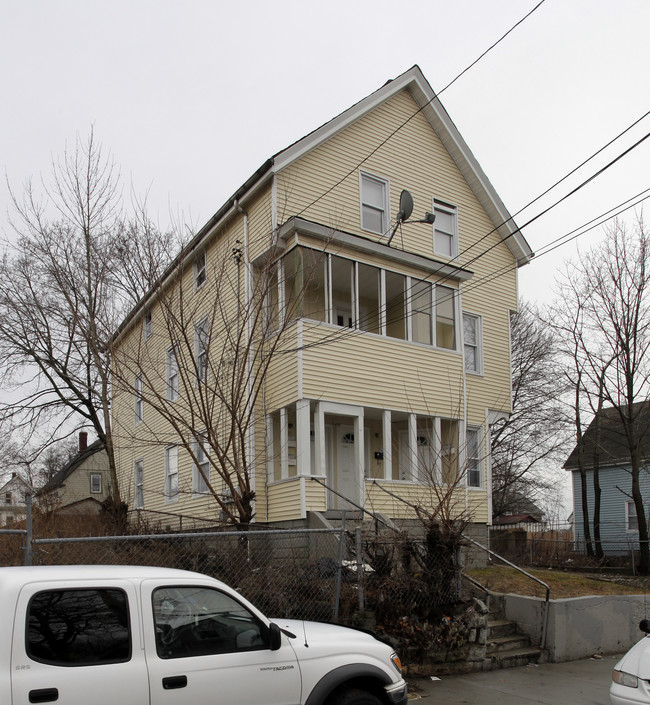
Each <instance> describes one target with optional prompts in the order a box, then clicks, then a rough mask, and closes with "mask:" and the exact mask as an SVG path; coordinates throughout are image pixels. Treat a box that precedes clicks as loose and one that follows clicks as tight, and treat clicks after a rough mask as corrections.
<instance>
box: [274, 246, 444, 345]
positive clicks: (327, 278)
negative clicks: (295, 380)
mask: <svg viewBox="0 0 650 705" xmlns="http://www.w3.org/2000/svg"><path fill="white" fill-rule="evenodd" d="M282 266H283V286H284V292H283V293H284V299H283V300H284V315H285V316H288V317H290V318H309V319H310V320H314V321H323V322H325V323H330V324H333V325H337V326H341V327H343V328H354V329H357V330H363V331H368V332H372V333H377V334H379V335H385V336H387V337H390V338H398V339H400V340H411V341H413V342H417V343H424V344H426V345H435V346H436V347H438V348H444V349H446V350H456V349H457V343H458V336H457V330H456V328H457V321H456V318H457V305H456V299H457V295H458V290H457V289H454V288H452V287H449V286H442V285H440V284H436V283H435V282H431V281H427V280H420V279H415V278H414V277H408V276H406V275H405V274H400V273H399V272H392V271H390V270H384V269H381V268H379V267H375V266H372V265H369V264H364V263H362V262H355V261H353V260H350V259H347V258H345V257H340V256H338V255H332V254H328V253H324V252H319V251H316V250H312V249H309V248H306V247H296V248H294V249H293V250H291V251H290V252H289V253H287V255H285V257H284V258H283V259H282Z"/></svg>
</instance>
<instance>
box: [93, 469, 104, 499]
mask: <svg viewBox="0 0 650 705" xmlns="http://www.w3.org/2000/svg"><path fill="white" fill-rule="evenodd" d="M90 491H91V492H92V493H93V494H101V491H102V476H101V474H100V473H98V472H91V473H90Z"/></svg>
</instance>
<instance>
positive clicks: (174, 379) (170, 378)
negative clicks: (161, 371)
mask: <svg viewBox="0 0 650 705" xmlns="http://www.w3.org/2000/svg"><path fill="white" fill-rule="evenodd" d="M165 379H166V380H167V401H176V398H177V397H178V363H177V362H176V353H175V352H174V348H173V347H171V348H169V349H168V350H167V353H166V355H165Z"/></svg>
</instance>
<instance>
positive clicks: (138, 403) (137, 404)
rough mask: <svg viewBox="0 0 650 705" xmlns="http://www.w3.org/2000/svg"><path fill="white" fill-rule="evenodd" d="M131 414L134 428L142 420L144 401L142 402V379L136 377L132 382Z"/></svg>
mask: <svg viewBox="0 0 650 705" xmlns="http://www.w3.org/2000/svg"><path fill="white" fill-rule="evenodd" d="M133 413H134V417H135V418H134V420H135V424H136V426H137V425H138V424H139V423H142V419H143V418H144V401H143V400H142V377H140V376H138V377H136V378H135V380H134V381H133Z"/></svg>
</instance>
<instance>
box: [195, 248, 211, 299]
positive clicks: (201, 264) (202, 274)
mask: <svg viewBox="0 0 650 705" xmlns="http://www.w3.org/2000/svg"><path fill="white" fill-rule="evenodd" d="M192 270H193V273H194V291H198V290H199V289H200V288H201V287H202V286H203V285H204V284H205V282H206V281H207V279H208V257H207V254H206V252H205V250H201V251H200V252H198V253H197V255H196V257H195V258H194V262H193V264H192Z"/></svg>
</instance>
